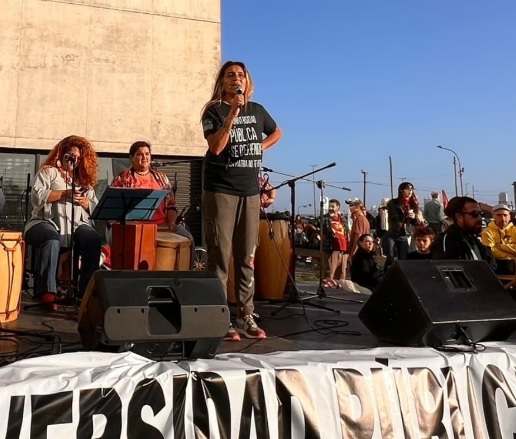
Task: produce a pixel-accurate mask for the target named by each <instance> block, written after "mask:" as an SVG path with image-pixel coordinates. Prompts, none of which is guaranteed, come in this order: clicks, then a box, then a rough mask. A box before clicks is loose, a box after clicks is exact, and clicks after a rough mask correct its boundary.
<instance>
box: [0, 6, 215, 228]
mask: <svg viewBox="0 0 516 439" xmlns="http://www.w3.org/2000/svg"><path fill="white" fill-rule="evenodd" d="M220 25H221V23H220V1H219V0H2V1H1V2H0V51H1V53H2V57H1V58H0V99H1V102H3V103H5V105H2V106H0V177H3V182H2V186H3V191H4V192H9V193H10V192H13V190H14V188H13V187H14V186H15V187H16V188H18V189H20V187H21V188H22V189H23V188H25V187H26V180H27V179H26V174H27V173H32V174H33V172H34V170H35V169H37V167H38V165H39V162H41V160H42V158H44V156H45V155H46V152H47V151H48V150H49V149H50V148H51V147H52V146H53V145H55V144H56V143H57V142H58V141H59V140H60V139H62V138H63V137H66V136H68V135H70V134H77V135H81V136H84V137H86V138H88V139H89V140H91V141H92V142H93V144H94V145H95V147H96V149H97V151H98V152H99V153H100V155H101V157H102V160H101V169H100V172H99V175H100V176H101V180H106V181H101V184H103V185H104V186H105V184H106V183H107V180H108V179H109V178H111V177H112V173H113V166H111V162H110V159H111V158H112V157H116V156H118V157H123V156H125V155H126V154H127V151H128V148H129V145H130V144H131V143H132V142H134V141H135V140H147V141H150V142H151V143H152V145H153V154H155V155H157V156H160V157H162V158H163V157H167V158H174V159H181V160H186V161H187V162H188V159H190V158H191V159H192V166H185V163H184V162H182V163H181V164H180V166H178V167H177V166H176V167H175V166H174V165H171V167H170V168H166V171H168V173H169V175H176V173H179V174H180V175H179V179H180V180H185V181H186V180H189V179H193V178H200V164H199V160H198V158H199V157H201V156H203V155H204V153H205V150H206V146H205V141H204V139H203V137H202V130H201V126H200V113H201V108H202V106H203V105H204V103H205V102H206V101H207V100H208V98H209V96H210V93H211V89H212V85H213V80H214V76H215V74H216V72H217V70H218V67H219V65H220V52H221V48H220V46H221V45H220ZM196 159H197V160H196ZM185 172H186V174H188V173H192V174H191V175H186V174H185V175H183V174H184V173H185ZM194 174H196V175H194ZM190 186H192V185H189V187H190ZM193 186H196V185H193ZM8 188H10V189H8ZM18 189H17V190H18ZM15 192H16V191H15ZM18 192H19V191H18ZM8 195H9V194H8ZM199 195H200V194H199ZM10 196H11V195H9V196H8V197H7V198H9V197H10ZM16 196H21V194H18V193H17V195H16ZM179 196H180V198H181V197H182V198H184V200H183V201H184V202H185V203H187V202H189V200H188V197H187V196H186V194H184V193H182V192H181V187H180V188H179ZM11 201H12V200H11ZM7 204H9V203H7ZM9 206H10V207H9V209H10V210H9V209H8V211H9V212H10V214H12V208H13V205H12V202H11V204H10V205H9ZM5 216H6V215H5V212H4V217H5ZM4 220H5V218H4Z"/></svg>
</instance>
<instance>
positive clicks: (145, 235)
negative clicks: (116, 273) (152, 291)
mask: <svg viewBox="0 0 516 439" xmlns="http://www.w3.org/2000/svg"><path fill="white" fill-rule="evenodd" d="M157 230H158V228H157V226H156V224H149V223H143V222H140V223H139V222H128V223H126V224H120V223H115V224H113V228H112V232H111V234H112V243H111V267H112V268H113V269H116V270H118V269H130V270H149V271H150V270H153V269H154V265H155V264H156V235H157Z"/></svg>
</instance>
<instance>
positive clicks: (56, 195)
mask: <svg viewBox="0 0 516 439" xmlns="http://www.w3.org/2000/svg"><path fill="white" fill-rule="evenodd" d="M71 193H72V190H71V189H67V190H65V191H51V192H50V194H48V198H47V202H48V203H55V202H57V201H61V200H66V199H67V198H69V197H70V194H71Z"/></svg>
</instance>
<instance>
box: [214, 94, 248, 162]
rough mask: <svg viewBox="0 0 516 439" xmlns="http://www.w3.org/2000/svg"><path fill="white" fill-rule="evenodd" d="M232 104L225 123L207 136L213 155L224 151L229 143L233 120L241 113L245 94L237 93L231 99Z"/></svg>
mask: <svg viewBox="0 0 516 439" xmlns="http://www.w3.org/2000/svg"><path fill="white" fill-rule="evenodd" d="M230 105H231V107H230V109H229V113H228V115H227V116H226V118H225V119H224V124H223V125H222V126H221V127H220V128H219V129H218V130H217V131H215V132H214V133H213V134H210V135H209V136H208V137H207V138H206V140H207V141H208V147H209V150H210V152H211V153H212V154H213V155H219V154H220V153H221V152H222V151H224V148H225V147H226V145H227V144H228V141H229V136H230V133H231V127H232V126H233V122H234V121H235V119H236V118H237V117H238V115H239V114H240V106H241V105H244V96H243V95H235V96H234V97H233V99H232V100H231V102H230Z"/></svg>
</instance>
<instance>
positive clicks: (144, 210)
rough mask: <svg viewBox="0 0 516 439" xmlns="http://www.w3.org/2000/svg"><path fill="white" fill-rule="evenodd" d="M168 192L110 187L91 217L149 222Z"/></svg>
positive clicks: (123, 221)
mask: <svg viewBox="0 0 516 439" xmlns="http://www.w3.org/2000/svg"><path fill="white" fill-rule="evenodd" d="M167 193H168V191H165V190H157V189H141V188H118V187H108V188H107V189H106V190H105V191H104V193H103V194H102V197H101V198H100V201H99V203H98V204H97V206H96V207H95V210H94V211H93V213H92V215H91V217H92V219H94V220H104V221H120V222H121V223H125V222H127V221H149V220H150V219H152V217H153V216H154V213H155V212H156V209H157V208H158V207H159V205H160V204H161V202H162V201H163V200H164V199H165V197H166V196H167Z"/></svg>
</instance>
